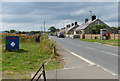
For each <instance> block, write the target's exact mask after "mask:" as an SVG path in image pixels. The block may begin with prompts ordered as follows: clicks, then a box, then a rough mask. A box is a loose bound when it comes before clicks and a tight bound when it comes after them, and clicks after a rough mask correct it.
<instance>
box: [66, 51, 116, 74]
mask: <svg viewBox="0 0 120 81" xmlns="http://www.w3.org/2000/svg"><path fill="white" fill-rule="evenodd" d="M65 50H66V51H68V52H70V51H69V50H67V49H65ZM70 53H71V54H72V55H74V56H76V57H78V58H80V59H82V60H83V61H85V62H87V63H89V64H91V65H96V66H97V67H100V68H101V69H103V70H104V71H106V72H109V73H111V74H112V75H114V76H117V75H118V74H115V73H113V72H111V71H109V70H107V69H105V68H103V67H102V66H100V65H98V64H95V63H94V62H92V61H90V60H87V59H85V58H84V57H82V56H80V55H78V54H75V53H74V52H70Z"/></svg>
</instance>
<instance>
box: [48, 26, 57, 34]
mask: <svg viewBox="0 0 120 81" xmlns="http://www.w3.org/2000/svg"><path fill="white" fill-rule="evenodd" d="M48 30H50V32H52V33H55V32H56V30H57V29H56V28H55V27H54V26H51V27H50V28H49V29H48Z"/></svg>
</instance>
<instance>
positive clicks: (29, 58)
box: [2, 35, 62, 79]
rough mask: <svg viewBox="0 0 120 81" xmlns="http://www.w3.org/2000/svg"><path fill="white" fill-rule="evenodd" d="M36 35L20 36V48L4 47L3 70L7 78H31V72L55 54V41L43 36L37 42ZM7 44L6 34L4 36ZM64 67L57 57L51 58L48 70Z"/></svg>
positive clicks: (46, 67) (4, 76)
mask: <svg viewBox="0 0 120 81" xmlns="http://www.w3.org/2000/svg"><path fill="white" fill-rule="evenodd" d="M34 40H35V38H34V36H29V37H28V36H21V37H20V50H16V51H12V52H9V51H6V50H5V46H3V47H2V72H3V78H5V79H10V78H11V79H30V78H31V74H32V73H35V72H36V71H37V70H38V69H39V67H40V65H41V64H42V63H43V62H45V61H47V60H49V59H50V58H51V57H52V56H53V54H52V49H51V46H52V45H54V44H55V43H54V42H53V41H51V40H50V39H49V38H48V37H45V36H42V37H41V42H40V43H36V42H35V41H34ZM3 44H5V35H4V36H3ZM59 68H62V63H61V62H60V61H58V60H57V59H56V58H53V59H51V60H50V61H49V62H48V64H47V65H45V69H46V70H55V69H59Z"/></svg>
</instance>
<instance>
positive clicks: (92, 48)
mask: <svg viewBox="0 0 120 81" xmlns="http://www.w3.org/2000/svg"><path fill="white" fill-rule="evenodd" d="M86 48H88V49H91V50H95V48H92V47H86Z"/></svg>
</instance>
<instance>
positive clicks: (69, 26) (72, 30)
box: [65, 22, 79, 34]
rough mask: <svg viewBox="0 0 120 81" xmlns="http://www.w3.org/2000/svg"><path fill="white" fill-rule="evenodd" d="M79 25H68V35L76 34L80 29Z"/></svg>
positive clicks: (75, 23)
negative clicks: (76, 30) (75, 31)
mask: <svg viewBox="0 0 120 81" xmlns="http://www.w3.org/2000/svg"><path fill="white" fill-rule="evenodd" d="M78 26H79V25H78V23H77V22H74V23H72V24H71V25H70V24H69V25H67V30H66V32H65V33H66V34H74V30H75V29H76V28H77V27H78Z"/></svg>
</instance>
